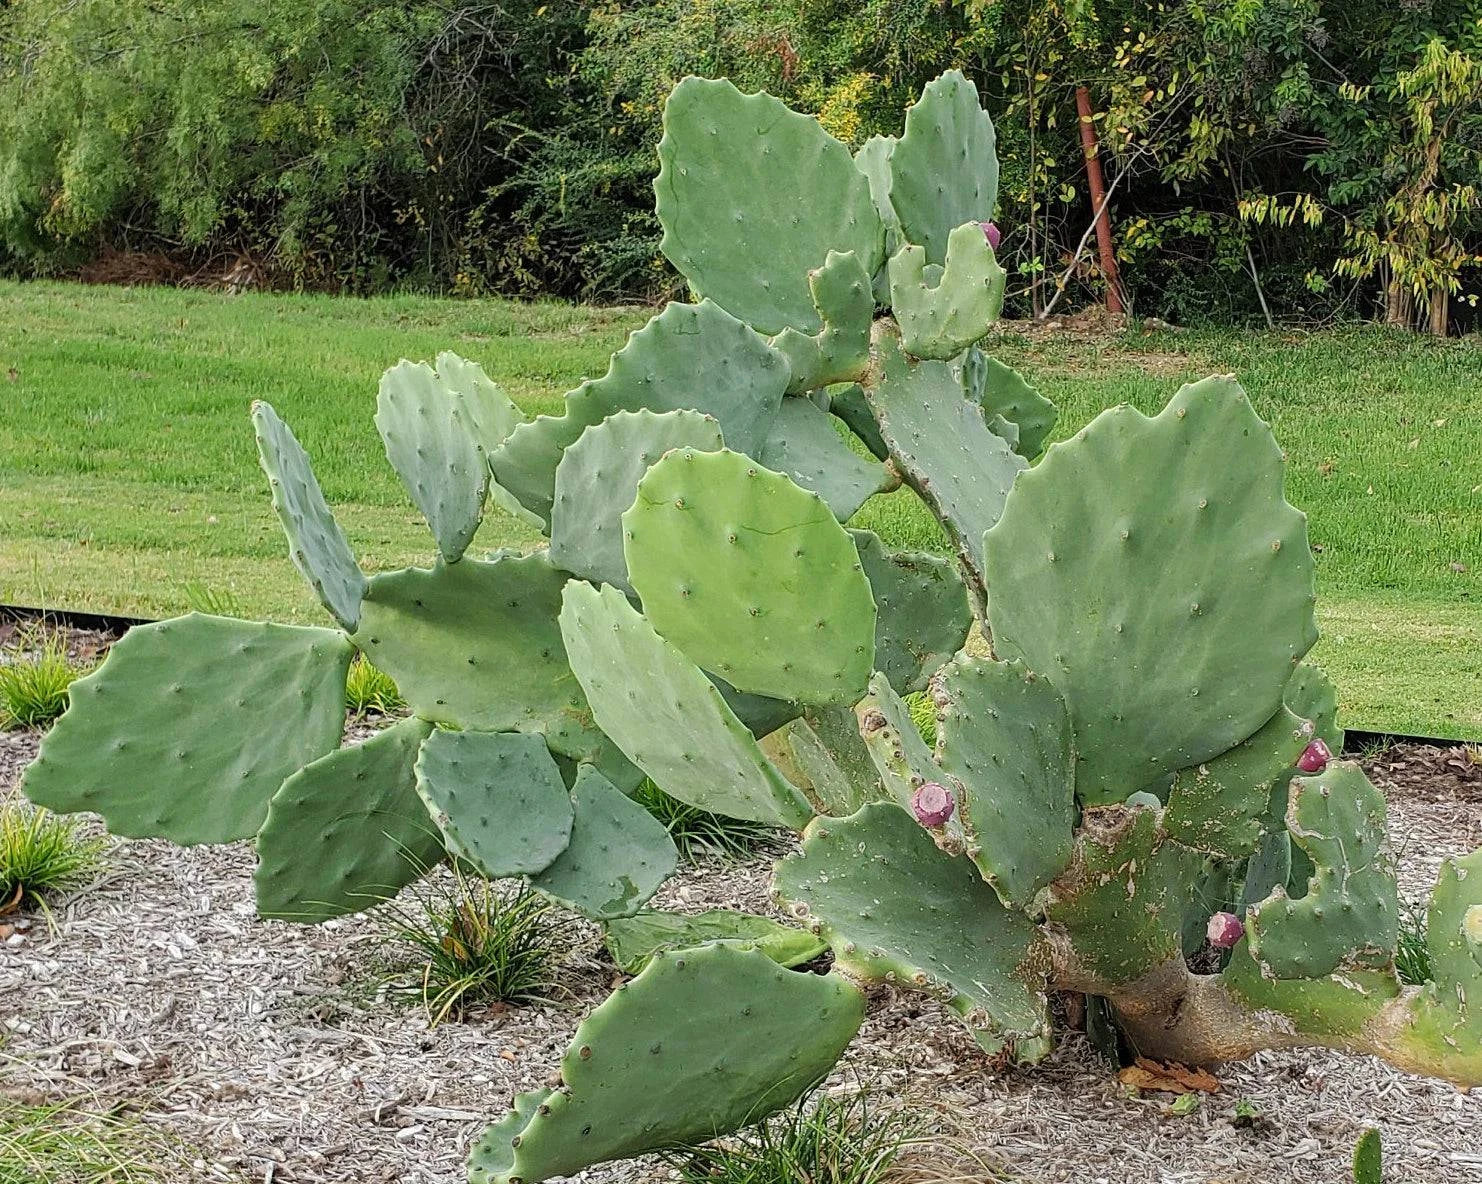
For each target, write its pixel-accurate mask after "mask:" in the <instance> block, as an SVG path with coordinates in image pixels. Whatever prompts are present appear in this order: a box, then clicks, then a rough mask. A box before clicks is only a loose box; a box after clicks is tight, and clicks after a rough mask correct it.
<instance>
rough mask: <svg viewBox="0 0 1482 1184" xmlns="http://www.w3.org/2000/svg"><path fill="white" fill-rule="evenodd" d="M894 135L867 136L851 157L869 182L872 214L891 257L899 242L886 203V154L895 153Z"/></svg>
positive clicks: (895, 222)
mask: <svg viewBox="0 0 1482 1184" xmlns="http://www.w3.org/2000/svg"><path fill="white" fill-rule="evenodd" d="M895 144H896V139H895V137H894V136H871V137H870V138H869V139H868V140H866V141H865V142H864V143H863V144H862V145H861V146H860V149H859V151H858V152H856V153H855V154H854V167H855V168H857V169H858V170H859V171H860V172H862V173H863V174H864V175H865V180H867V181H868V182H869V183H870V198H871V199H872V200H873V201H874V203H875V212H876V213H878V214H879V215H880V221H881V223H883V224H884V226H885V255H886V258H889V257H890V256H891V255H894V254H895V252H896V249H897V247H898V245H899V241H900V229H901V221H900V219H899V218H898V217H897V216H896V213H895V206H894V205H893V204H892V203H891V201H890V155H891V153H892V152H894V151H895Z"/></svg>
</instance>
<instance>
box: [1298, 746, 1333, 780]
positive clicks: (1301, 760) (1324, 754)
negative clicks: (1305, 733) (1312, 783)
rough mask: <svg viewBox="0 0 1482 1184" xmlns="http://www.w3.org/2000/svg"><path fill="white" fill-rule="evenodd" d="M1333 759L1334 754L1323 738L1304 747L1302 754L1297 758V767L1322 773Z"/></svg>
mask: <svg viewBox="0 0 1482 1184" xmlns="http://www.w3.org/2000/svg"><path fill="white" fill-rule="evenodd" d="M1332 759H1333V754H1332V752H1331V751H1330V750H1329V749H1328V746H1327V745H1326V744H1324V743H1323V742H1322V741H1321V740H1314V741H1313V742H1312V743H1311V744H1309V745H1308V746H1307V747H1306V748H1304V749H1302V755H1301V756H1299V757H1298V758H1297V768H1299V769H1301V770H1302V772H1304V773H1321V772H1322V771H1323V770H1324V769H1326V768H1327V767H1328V762H1329V761H1330V760H1332Z"/></svg>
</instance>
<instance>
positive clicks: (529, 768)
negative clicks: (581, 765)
mask: <svg viewBox="0 0 1482 1184" xmlns="http://www.w3.org/2000/svg"><path fill="white" fill-rule="evenodd" d="M416 782H417V793H418V794H419V795H420V797H421V799H422V802H423V804H424V805H425V806H426V807H427V812H428V813H429V814H431V815H432V817H433V819H434V820H436V822H437V825H438V828H439V829H440V830H441V831H442V833H443V837H444V839H445V840H446V841H447V847H448V851H449V852H450V853H451V854H453V855H456V856H457V857H458V858H460V859H462V860H463V861H464V862H466V863H468V864H471V865H472V866H473V867H475V868H477V869H478V871H479V873H480V874H481V875H483V876H487V877H488V878H489V879H491V880H497V879H500V878H502V877H505V876H523V875H533V874H534V873H536V872H540V871H544V870H545V869H546V868H548V867H549V866H550V865H551V863H552V862H553V861H554V860H555V858H556V856H558V855H560V854H561V852H562V851H564V850H566V844H567V841H568V840H569V839H570V837H571V798H570V796H569V795H568V794H567V792H566V783H565V781H563V780H562V778H561V770H560V769H559V768H558V767H557V766H556V762H555V760H554V759H552V757H551V754H550V752H549V751H548V750H547V748H546V746H545V741H544V740H542V739H541V738H540V737H539V736H530V735H526V734H525V733H524V732H449V731H442V730H439V731H437V732H434V733H433V734H432V735H431V736H429V737H428V738H427V740H426V742H425V743H424V744H423V745H422V751H421V753H420V754H419V755H418V757H417V777H416Z"/></svg>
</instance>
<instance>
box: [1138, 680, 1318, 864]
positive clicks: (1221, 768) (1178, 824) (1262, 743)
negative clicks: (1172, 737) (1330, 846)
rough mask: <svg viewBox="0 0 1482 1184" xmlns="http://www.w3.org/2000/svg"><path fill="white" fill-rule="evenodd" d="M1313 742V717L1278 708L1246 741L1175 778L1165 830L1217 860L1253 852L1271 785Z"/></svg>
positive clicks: (1186, 844)
mask: <svg viewBox="0 0 1482 1184" xmlns="http://www.w3.org/2000/svg"><path fill="white" fill-rule="evenodd" d="M1311 740H1312V721H1311V720H1306V719H1298V718H1297V717H1296V716H1295V715H1293V714H1292V713H1291V712H1290V711H1288V710H1287V709H1286V708H1285V707H1283V708H1281V709H1280V710H1279V711H1277V713H1276V714H1275V715H1274V716H1272V717H1271V719H1270V721H1269V722H1267V723H1266V724H1265V726H1263V727H1262V728H1261V729H1260V731H1258V732H1256V734H1255V735H1254V736H1252V737H1251V738H1250V739H1249V740H1246V741H1244V742H1243V743H1241V744H1237V745H1236V746H1235V747H1234V748H1232V749H1230V750H1229V751H1228V752H1223V753H1221V754H1220V755H1219V756H1217V757H1215V758H1213V759H1212V760H1208V761H1205V762H1204V763H1203V764H1202V765H1196V766H1194V767H1193V768H1191V769H1182V770H1180V771H1179V772H1178V773H1177V774H1176V775H1175V776H1174V779H1173V788H1172V789H1171V790H1170V791H1169V795H1168V810H1167V812H1166V813H1165V814H1164V815H1163V828H1164V829H1165V830H1166V831H1167V832H1168V833H1169V834H1170V835H1172V836H1173V837H1174V838H1175V839H1177V840H1178V841H1179V842H1180V843H1182V844H1184V846H1186V847H1192V848H1194V850H1196V851H1203V852H1205V853H1206V854H1208V855H1214V856H1217V857H1219V858H1221V859H1243V858H1244V857H1246V856H1248V855H1250V854H1252V853H1253V852H1254V851H1255V850H1256V847H1257V846H1258V845H1259V844H1260V841H1261V831H1262V829H1263V827H1262V819H1263V817H1264V816H1265V814H1266V809H1267V802H1268V800H1269V799H1270V796H1271V786H1272V784H1273V783H1274V782H1275V781H1276V780H1277V779H1278V778H1279V777H1281V775H1282V774H1283V773H1285V772H1286V771H1287V770H1288V769H1290V768H1291V767H1292V762H1293V761H1295V760H1296V759H1297V757H1299V756H1301V755H1302V750H1303V749H1304V748H1306V747H1307V745H1308V744H1309V743H1310V742H1311Z"/></svg>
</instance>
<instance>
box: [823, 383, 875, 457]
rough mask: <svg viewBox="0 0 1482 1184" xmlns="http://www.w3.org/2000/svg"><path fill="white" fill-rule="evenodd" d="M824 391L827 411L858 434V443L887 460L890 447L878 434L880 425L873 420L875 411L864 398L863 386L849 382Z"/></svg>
mask: <svg viewBox="0 0 1482 1184" xmlns="http://www.w3.org/2000/svg"><path fill="white" fill-rule="evenodd" d="M825 393H826V394H827V395H828V409H829V413H830V414H831V415H834V416H835V417H837V419H838V420H839V422H840V423H842V424H844V425H845V426H846V427H847V428H848V429H849V430H850V431H851V432H853V433H854V434H855V435H856V436H858V437H859V440H860V443H862V444H863V445H864V446H865V447H866V448H868V449H869V450H870V452H871V453H872V454H873V455H874V456H875V457H876V458H878V459H879V460H888V459H889V458H890V449H889V448H887V447H886V445H885V437H884V436H882V435H880V425H879V424H877V423H876V422H875V413H874V412H873V411H871V410H870V404H869V402H868V401H867V400H866V399H865V393H864V388H863V387H862V386H860V385H859V384H858V383H849V384H847V385H844V386H836V387H832V388H830V389H829V390H828V391H827V392H825Z"/></svg>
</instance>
